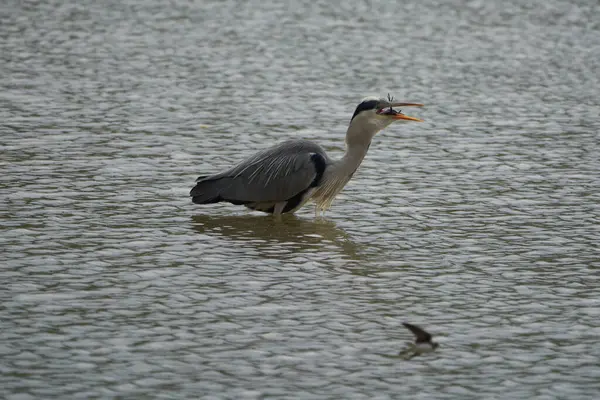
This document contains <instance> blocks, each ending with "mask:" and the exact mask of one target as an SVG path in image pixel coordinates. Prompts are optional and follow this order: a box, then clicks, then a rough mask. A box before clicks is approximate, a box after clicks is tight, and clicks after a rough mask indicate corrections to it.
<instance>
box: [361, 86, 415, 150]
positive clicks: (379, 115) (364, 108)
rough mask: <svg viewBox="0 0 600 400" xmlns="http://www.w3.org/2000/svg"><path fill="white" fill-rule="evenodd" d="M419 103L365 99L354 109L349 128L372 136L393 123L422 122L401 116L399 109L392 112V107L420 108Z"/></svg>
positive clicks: (374, 98)
mask: <svg viewBox="0 0 600 400" xmlns="http://www.w3.org/2000/svg"><path fill="white" fill-rule="evenodd" d="M422 106H423V104H419V103H403V102H396V101H393V99H391V98H390V99H384V98H381V99H378V98H376V97H366V98H364V99H363V100H362V101H361V102H360V104H359V105H358V106H357V107H356V110H355V111H354V115H353V116H352V119H351V121H350V127H351V128H353V127H355V128H356V129H352V130H354V131H356V132H357V133H358V132H362V133H363V135H366V136H370V137H369V138H368V139H369V142H370V140H371V139H372V138H373V136H374V135H375V134H376V133H377V132H379V131H380V130H382V129H384V128H385V127H387V126H388V125H390V124H392V123H393V122H410V121H415V122H423V120H422V119H420V118H415V117H409V116H408V115H405V114H403V113H402V112H401V111H400V109H397V110H394V107H396V108H398V107H422Z"/></svg>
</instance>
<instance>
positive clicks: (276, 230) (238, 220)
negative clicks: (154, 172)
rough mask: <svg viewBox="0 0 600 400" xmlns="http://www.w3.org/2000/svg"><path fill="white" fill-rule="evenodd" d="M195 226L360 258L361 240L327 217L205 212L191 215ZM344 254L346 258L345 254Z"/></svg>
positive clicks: (261, 241) (251, 239) (265, 242)
mask: <svg viewBox="0 0 600 400" xmlns="http://www.w3.org/2000/svg"><path fill="white" fill-rule="evenodd" d="M192 223H193V228H194V230H195V231H196V232H198V233H202V234H205V235H210V236H216V237H225V238H229V239H233V240H241V241H244V242H253V243H254V244H255V246H256V247H257V248H265V247H268V248H270V249H273V248H274V246H275V245H279V246H281V247H285V249H287V250H288V251H290V250H292V251H293V250H300V251H302V250H313V251H314V250H317V251H319V250H325V251H329V252H333V253H340V252H341V253H342V254H343V255H344V256H346V257H347V258H349V259H352V260H357V259H359V258H360V256H359V253H360V248H361V247H362V246H361V245H360V244H357V243H355V242H354V241H353V240H352V238H351V237H350V235H348V234H347V233H346V232H345V231H344V230H342V229H340V228H338V227H337V226H336V225H335V223H334V222H332V221H329V220H324V219H316V220H315V219H303V218H300V217H297V216H295V215H284V216H283V217H282V218H281V219H277V218H272V217H271V216H262V215H261V216H258V215H228V216H218V215H205V214H198V215H194V216H192ZM346 257H345V258H346Z"/></svg>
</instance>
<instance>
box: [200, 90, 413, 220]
mask: <svg viewBox="0 0 600 400" xmlns="http://www.w3.org/2000/svg"><path fill="white" fill-rule="evenodd" d="M421 106H423V105H422V104H418V103H403V102H394V101H393V99H391V98H389V96H388V99H387V100H386V99H384V98H381V99H378V98H376V97H366V98H364V99H363V100H362V101H361V103H360V104H359V105H358V106H357V107H356V110H355V111H354V115H353V116H352V118H351V120H350V126H348V130H347V132H346V152H345V154H344V156H343V157H342V158H340V159H338V160H333V159H331V158H330V157H329V156H328V155H327V153H326V152H325V150H323V148H322V147H321V146H319V145H318V144H316V143H313V142H311V141H308V140H298V139H294V140H288V141H285V142H282V143H280V144H277V145H274V146H272V147H270V148H267V149H265V150H263V151H260V152H258V153H256V154H255V155H253V156H251V157H249V158H247V159H246V160H244V161H242V162H241V163H239V164H237V165H236V166H234V167H232V168H230V169H227V170H225V171H223V172H220V173H218V174H215V175H208V176H201V177H199V178H198V179H196V186H194V188H192V190H191V192H190V196H191V197H192V201H193V202H194V203H196V204H212V203H219V202H222V201H223V202H228V203H232V204H236V205H244V206H246V207H248V208H250V209H252V210H257V211H263V212H266V213H271V214H275V215H280V214H284V213H294V212H295V211H296V210H298V209H299V208H300V207H302V206H303V205H304V204H305V203H306V202H308V201H309V200H312V201H313V202H314V203H315V214H316V215H317V216H318V215H319V212H323V213H324V212H325V210H327V209H328V208H329V207H330V206H331V203H332V202H333V200H334V198H335V196H336V195H337V194H338V193H339V192H340V191H341V190H342V189H343V188H344V186H346V183H348V181H349V180H350V179H351V178H352V175H354V173H355V172H356V170H357V169H358V167H359V166H360V164H361V162H362V160H363V159H364V157H365V155H366V154H367V150H368V149H369V146H370V145H371V140H372V139H373V137H374V136H375V134H376V133H377V132H379V131H381V130H382V129H384V128H386V127H387V126H389V125H390V124H392V123H393V122H409V121H416V122H422V120H421V119H419V118H415V117H409V116H408V115H405V114H403V113H401V112H400V111H397V110H394V109H393V107H421Z"/></svg>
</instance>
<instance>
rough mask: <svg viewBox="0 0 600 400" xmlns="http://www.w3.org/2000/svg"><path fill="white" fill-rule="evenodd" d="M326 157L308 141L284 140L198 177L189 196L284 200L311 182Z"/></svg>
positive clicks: (235, 200) (197, 199)
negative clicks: (233, 163)
mask: <svg viewBox="0 0 600 400" xmlns="http://www.w3.org/2000/svg"><path fill="white" fill-rule="evenodd" d="M327 160H328V159H327V156H326V155H325V152H324V150H323V149H322V148H321V147H320V146H318V145H316V144H314V143H312V142H309V141H305V140H293V141H288V142H284V143H281V144H279V145H276V146H273V147H271V148H269V149H266V150H264V151H262V152H259V153H257V154H255V155H254V156H252V157H250V158H248V159H246V160H244V161H243V162H241V163H240V164H238V165H236V166H235V167H233V168H231V169H229V170H227V171H224V172H222V173H219V174H217V175H213V176H207V177H200V178H198V181H197V184H196V186H195V187H194V188H193V189H192V191H191V192H190V195H191V196H192V197H194V202H196V203H209V202H217V201H229V202H232V203H237V204H245V203H254V202H269V201H272V202H280V201H285V200H288V199H290V198H291V197H293V196H295V195H297V194H298V193H301V192H302V191H305V190H307V189H309V188H310V187H311V185H314V184H315V181H318V178H320V176H321V175H322V174H323V172H324V170H325V167H326V164H327Z"/></svg>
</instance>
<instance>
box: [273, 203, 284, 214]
mask: <svg viewBox="0 0 600 400" xmlns="http://www.w3.org/2000/svg"><path fill="white" fill-rule="evenodd" d="M285 204H286V202H285V201H282V202H281V203H276V204H275V207H274V209H273V215H281V212H282V211H283V208H284V207H285Z"/></svg>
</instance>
